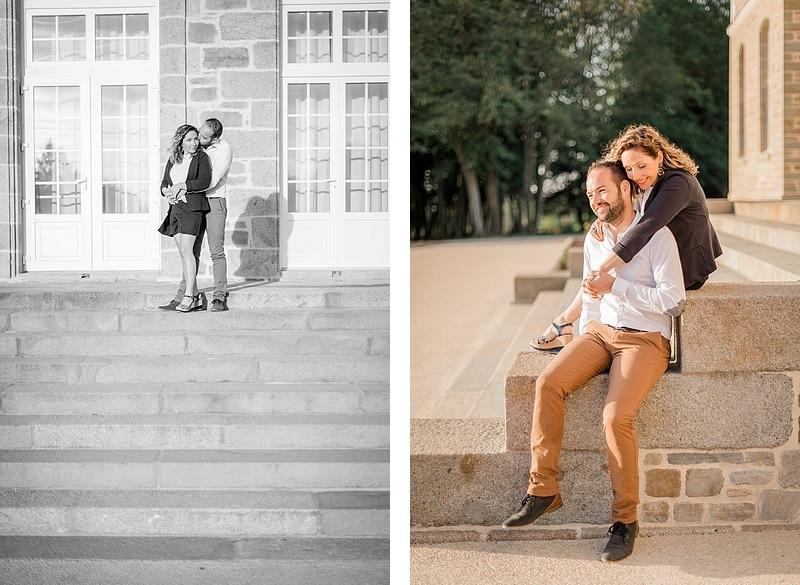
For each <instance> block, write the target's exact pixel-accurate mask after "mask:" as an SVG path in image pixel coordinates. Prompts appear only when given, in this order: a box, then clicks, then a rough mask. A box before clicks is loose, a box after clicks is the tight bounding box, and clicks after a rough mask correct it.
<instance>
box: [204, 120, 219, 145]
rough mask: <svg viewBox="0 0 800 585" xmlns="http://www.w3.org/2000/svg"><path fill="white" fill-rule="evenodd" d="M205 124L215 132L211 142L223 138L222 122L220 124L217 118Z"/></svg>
mask: <svg viewBox="0 0 800 585" xmlns="http://www.w3.org/2000/svg"><path fill="white" fill-rule="evenodd" d="M205 124H206V126H208V127H209V128H211V131H212V132H213V134H212V136H211V140H214V139H215V138H219V137H220V136H222V122H220V121H219V120H217V119H216V118H209V119H208V120H206V121H205Z"/></svg>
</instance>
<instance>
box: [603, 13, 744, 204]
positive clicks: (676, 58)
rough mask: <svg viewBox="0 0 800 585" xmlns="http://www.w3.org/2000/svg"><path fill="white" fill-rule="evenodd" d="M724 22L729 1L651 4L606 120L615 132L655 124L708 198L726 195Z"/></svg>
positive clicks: (626, 56) (630, 49) (624, 63)
mask: <svg viewBox="0 0 800 585" xmlns="http://www.w3.org/2000/svg"><path fill="white" fill-rule="evenodd" d="M729 22H730V10H729V3H728V2H727V1H722V0H650V8H649V9H648V10H647V11H646V12H645V13H644V14H643V15H642V17H641V19H640V21H639V26H638V28H637V32H636V34H635V36H634V39H633V43H632V44H631V46H630V47H628V49H627V50H626V51H625V54H624V56H623V58H622V61H621V65H622V74H623V77H624V79H625V86H624V87H623V88H622V92H621V95H620V97H619V100H618V102H617V105H616V107H615V109H614V114H613V115H612V116H611V120H612V125H613V126H614V127H616V128H622V127H624V126H626V125H628V124H632V123H640V122H646V123H649V124H652V125H653V126H655V127H656V128H658V129H659V130H660V131H661V132H662V133H663V134H664V135H666V136H668V137H669V138H670V140H672V141H673V142H674V143H675V144H677V145H678V146H679V147H681V148H682V149H684V150H685V151H686V152H688V153H689V154H690V155H691V156H692V158H694V159H695V162H697V163H698V165H699V167H700V173H699V175H698V180H699V181H700V183H701V184H702V185H703V189H704V190H705V192H706V195H707V196H708V197H724V196H725V195H726V194H727V192H728V37H727V34H726V33H725V29H726V27H727V26H728V23H729ZM610 137H611V136H609V138H610Z"/></svg>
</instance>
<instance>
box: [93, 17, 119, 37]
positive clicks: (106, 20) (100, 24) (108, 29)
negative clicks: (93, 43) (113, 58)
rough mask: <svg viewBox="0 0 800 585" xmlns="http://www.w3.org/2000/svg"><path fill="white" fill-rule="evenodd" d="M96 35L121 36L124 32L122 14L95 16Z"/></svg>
mask: <svg viewBox="0 0 800 585" xmlns="http://www.w3.org/2000/svg"><path fill="white" fill-rule="evenodd" d="M95 27H96V28H97V36H98V37H121V36H123V35H124V34H125V24H124V16H123V15H122V14H99V15H98V16H97V17H96V18H95Z"/></svg>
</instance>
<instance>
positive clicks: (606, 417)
mask: <svg viewBox="0 0 800 585" xmlns="http://www.w3.org/2000/svg"><path fill="white" fill-rule="evenodd" d="M669 356H670V345H669V341H668V340H667V339H664V338H663V337H662V336H661V334H660V333H658V332H630V331H624V330H618V329H614V328H612V327H609V326H607V325H601V324H600V323H597V322H596V321H590V322H589V324H588V325H587V330H586V332H585V333H584V334H583V335H581V336H580V337H577V338H575V339H574V340H573V341H572V342H571V343H569V344H568V345H567V346H566V347H565V348H564V349H562V350H561V352H560V353H559V354H558V355H557V356H556V357H555V359H553V361H552V362H550V364H549V365H548V366H547V368H545V370H544V371H543V372H542V373H541V375H540V376H539V378H538V379H537V380H536V396H535V398H534V403H533V425H532V427H531V475H530V483H529V485H528V493H529V494H530V495H532V496H552V495H554V494H556V493H558V491H559V490H558V473H559V469H558V456H559V454H560V453H561V442H562V438H563V435H564V411H565V408H564V404H565V402H564V401H565V400H566V397H567V395H568V394H570V393H571V392H573V391H574V390H576V389H577V388H579V387H581V386H582V385H583V384H584V383H586V382H587V381H588V380H590V379H591V378H593V377H594V376H596V375H598V374H601V373H603V372H606V371H608V395H607V396H606V402H605V407H604V408H603V432H604V433H605V436H606V449H607V451H608V466H609V469H610V471H611V489H612V491H613V501H612V504H611V521H612V522H624V523H625V524H630V523H631V522H635V521H636V506H637V504H638V503H639V468H638V462H639V459H638V458H639V446H638V440H637V437H636V429H635V428H634V426H633V417H634V415H635V414H636V411H637V410H638V409H639V406H640V405H641V404H642V401H643V400H644V398H645V396H647V393H648V392H650V389H651V388H652V387H653V386H654V385H655V383H656V381H657V380H658V378H659V377H660V376H661V374H663V373H664V372H665V371H666V369H667V365H668V364H669Z"/></svg>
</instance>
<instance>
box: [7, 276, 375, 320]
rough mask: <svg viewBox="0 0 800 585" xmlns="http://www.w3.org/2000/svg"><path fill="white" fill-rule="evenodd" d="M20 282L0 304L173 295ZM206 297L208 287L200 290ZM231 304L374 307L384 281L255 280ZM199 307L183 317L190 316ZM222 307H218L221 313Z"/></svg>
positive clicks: (120, 303) (153, 289)
mask: <svg viewBox="0 0 800 585" xmlns="http://www.w3.org/2000/svg"><path fill="white" fill-rule="evenodd" d="M43 289H44V286H43V285H42V284H41V283H20V284H16V283H14V284H9V285H2V286H0V310H3V311H5V310H15V311H18V310H35V311H50V310H62V309H65V310H73V309H94V310H118V311H119V310H125V311H142V310H157V307H158V306H159V305H163V304H164V303H166V302H167V301H169V300H170V299H171V298H172V297H173V296H174V294H175V293H174V290H175V289H174V287H165V286H164V285H155V284H150V285H148V284H143V283H136V284H133V285H131V284H129V283H124V284H120V285H101V284H94V283H87V284H86V285H85V286H81V285H80V284H78V285H63V284H62V285H59V284H54V285H48V286H47V288H46V289H44V290H43ZM205 294H206V296H207V297H208V295H209V293H205ZM228 305H229V307H230V309H231V311H229V312H228V313H230V312H233V311H234V310H255V309H259V310H261V309H344V308H361V309H375V308H388V307H389V286H388V284H386V283H382V282H377V283H375V284H364V285H352V284H340V285H327V286H319V285H315V284H313V283H311V284H308V285H282V284H272V285H269V284H259V285H254V286H253V287H252V288H242V289H240V290H234V291H233V292H231V293H230V296H229V298H228ZM198 313H202V311H200V312H194V313H191V315H181V316H183V317H191V316H196V315H197V314H198ZM228 313H223V314H222V315H217V316H222V317H225V316H227V315H228Z"/></svg>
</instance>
